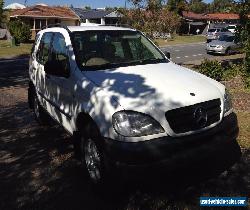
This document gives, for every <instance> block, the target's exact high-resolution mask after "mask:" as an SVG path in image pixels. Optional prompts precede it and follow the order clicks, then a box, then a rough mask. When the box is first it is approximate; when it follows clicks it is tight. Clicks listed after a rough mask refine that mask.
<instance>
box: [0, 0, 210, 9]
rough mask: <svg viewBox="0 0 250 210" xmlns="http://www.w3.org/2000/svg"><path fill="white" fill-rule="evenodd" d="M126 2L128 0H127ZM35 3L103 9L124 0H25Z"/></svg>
mask: <svg viewBox="0 0 250 210" xmlns="http://www.w3.org/2000/svg"><path fill="white" fill-rule="evenodd" d="M24 1H25V0H14V1H13V0H5V6H7V5H9V4H11V3H20V4H24ZM127 1H128V0H127ZM211 1H212V0H204V2H207V3H208V2H211ZM37 3H44V4H48V5H51V6H52V5H68V6H70V5H71V4H73V6H74V7H84V6H90V7H91V8H103V7H107V6H108V7H124V5H125V0H71V1H67V0H53V1H51V0H27V5H34V4H37Z"/></svg>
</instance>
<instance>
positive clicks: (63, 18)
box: [10, 4, 80, 39]
mask: <svg viewBox="0 0 250 210" xmlns="http://www.w3.org/2000/svg"><path fill="white" fill-rule="evenodd" d="M15 19H19V20H21V21H22V22H24V23H26V24H28V25H29V26H30V28H31V32H32V38H31V39H34V38H35V35H36V34H37V32H38V31H40V30H41V29H42V28H44V27H46V26H48V25H52V24H57V23H60V24H63V25H79V22H80V20H79V17H78V16H77V15H76V14H75V13H74V12H73V11H72V10H71V9H70V8H68V7H59V6H57V7H50V6H47V5H39V4H37V5H35V6H31V7H26V8H24V9H19V10H14V11H12V12H11V13H10V21H11V20H15Z"/></svg>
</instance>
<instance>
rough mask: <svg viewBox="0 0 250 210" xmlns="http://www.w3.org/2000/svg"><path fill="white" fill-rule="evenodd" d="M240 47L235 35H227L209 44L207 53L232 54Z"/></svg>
mask: <svg viewBox="0 0 250 210" xmlns="http://www.w3.org/2000/svg"><path fill="white" fill-rule="evenodd" d="M239 48H240V45H239V44H238V43H237V42H236V40H235V36H234V35H233V34H225V35H222V36H220V37H219V39H218V40H213V41H211V42H209V43H207V48H206V51H207V53H218V54H231V53H233V52H237V51H238V49H239Z"/></svg>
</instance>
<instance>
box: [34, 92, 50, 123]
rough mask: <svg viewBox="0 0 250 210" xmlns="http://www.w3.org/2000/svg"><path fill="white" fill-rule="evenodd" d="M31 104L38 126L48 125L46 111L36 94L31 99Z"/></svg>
mask: <svg viewBox="0 0 250 210" xmlns="http://www.w3.org/2000/svg"><path fill="white" fill-rule="evenodd" d="M32 100H33V101H32V103H33V111H34V114H35V118H36V120H37V122H38V123H39V124H40V125H48V124H49V116H48V114H47V113H46V111H45V110H44V109H43V108H42V106H41V104H40V102H39V99H38V97H37V94H36V93H34V94H33V97H32Z"/></svg>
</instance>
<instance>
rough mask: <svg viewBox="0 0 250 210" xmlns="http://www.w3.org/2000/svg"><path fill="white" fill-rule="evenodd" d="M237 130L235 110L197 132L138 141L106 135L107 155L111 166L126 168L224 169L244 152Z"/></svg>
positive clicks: (105, 148)
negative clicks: (108, 137) (207, 128)
mask: <svg viewBox="0 0 250 210" xmlns="http://www.w3.org/2000/svg"><path fill="white" fill-rule="evenodd" d="M238 132H239V128H238V122H237V117H236V114H234V113H232V114H230V115H228V116H226V117H225V118H224V119H223V121H222V122H221V123H220V124H219V125H217V126H216V127H214V128H212V129H210V130H207V131H204V132H202V133H198V134H195V135H189V136H183V137H170V136H166V137H161V138H157V139H152V140H149V141H144V142H137V143H134V142H133V143H128V142H119V141H115V140H111V139H107V138H106V139H105V144H104V153H105V155H104V156H105V158H106V161H107V162H108V163H109V165H110V166H112V168H116V169H119V168H121V169H123V170H124V169H125V170H133V171H139V170H148V171H155V170H158V169H159V168H160V169H161V170H163V169H164V170H166V171H173V170H178V169H181V168H187V167H188V168H189V167H190V166H194V165H195V166H199V165H204V166H205V167H208V166H211V167H212V168H214V169H215V168H218V169H221V170H222V171H223V170H225V169H227V168H228V167H230V166H231V165H232V164H234V163H235V162H236V161H238V160H239V158H240V156H241V151H240V147H239V145H238V143H237V141H236V138H237V136H238Z"/></svg>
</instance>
